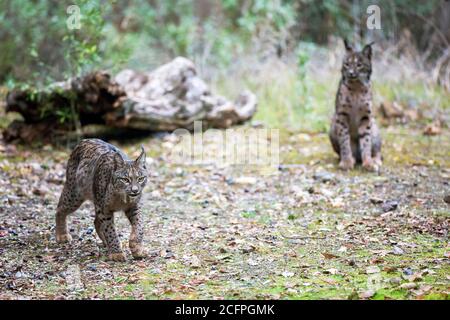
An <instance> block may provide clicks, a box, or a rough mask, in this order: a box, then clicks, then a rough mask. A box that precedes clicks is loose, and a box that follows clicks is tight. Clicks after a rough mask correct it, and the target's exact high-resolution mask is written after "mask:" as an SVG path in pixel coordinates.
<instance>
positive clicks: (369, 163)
mask: <svg viewBox="0 0 450 320" xmlns="http://www.w3.org/2000/svg"><path fill="white" fill-rule="evenodd" d="M358 135H359V145H360V146H361V159H362V166H363V168H364V169H366V170H368V171H377V170H378V166H377V164H376V163H375V162H374V161H373V159H372V133H371V126H370V120H369V117H363V118H362V119H361V124H360V126H359V128H358Z"/></svg>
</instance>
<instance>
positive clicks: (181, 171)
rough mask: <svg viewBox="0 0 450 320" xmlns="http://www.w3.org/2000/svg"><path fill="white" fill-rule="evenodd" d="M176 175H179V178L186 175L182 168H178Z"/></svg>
mask: <svg viewBox="0 0 450 320" xmlns="http://www.w3.org/2000/svg"><path fill="white" fill-rule="evenodd" d="M175 175H177V176H179V177H181V176H183V175H184V171H183V169H181V168H180V167H178V168H176V169H175Z"/></svg>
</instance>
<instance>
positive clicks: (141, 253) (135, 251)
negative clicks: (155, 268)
mask: <svg viewBox="0 0 450 320" xmlns="http://www.w3.org/2000/svg"><path fill="white" fill-rule="evenodd" d="M130 250H131V254H132V255H133V258H135V259H143V258H145V257H146V256H147V252H146V251H145V250H144V248H142V246H141V245H138V244H135V243H130Z"/></svg>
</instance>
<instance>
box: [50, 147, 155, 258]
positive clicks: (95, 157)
mask: <svg viewBox="0 0 450 320" xmlns="http://www.w3.org/2000/svg"><path fill="white" fill-rule="evenodd" d="M146 183H147V169H146V167H145V152H144V149H143V148H142V152H141V154H140V156H139V157H138V158H137V159H136V160H129V159H128V157H127V156H126V155H125V154H124V153H123V152H122V151H120V150H119V149H118V148H116V147H115V146H113V145H111V144H109V143H106V142H104V141H102V140H99V139H86V140H82V141H81V142H80V143H79V144H78V145H77V146H76V147H75V149H74V150H73V151H72V153H71V155H70V159H69V162H68V163H67V172H66V183H65V185H64V188H63V191H62V193H61V196H60V198H59V203H58V207H57V211H56V240H57V241H58V242H67V241H70V240H71V236H70V234H69V232H68V231H67V221H66V220H67V216H68V215H69V214H71V213H73V212H74V211H75V210H77V209H78V208H79V207H80V205H81V204H82V203H83V202H84V201H86V200H91V201H92V202H93V203H94V206H95V221H94V225H95V229H96V231H97V234H98V236H99V237H100V239H101V240H102V242H103V243H104V244H105V245H106V247H107V248H108V253H109V259H110V260H115V261H124V260H125V255H124V253H123V251H122V249H121V246H120V242H119V238H118V236H117V234H116V230H115V227H114V212H116V211H124V212H125V214H126V216H127V218H128V220H129V221H130V223H131V228H132V229H131V236H130V240H129V246H130V250H131V253H132V254H133V257H134V258H142V257H143V256H144V255H145V253H144V250H143V248H142V239H143V235H144V229H143V221H142V214H141V209H140V199H141V194H142V190H143V189H144V187H145V185H146Z"/></svg>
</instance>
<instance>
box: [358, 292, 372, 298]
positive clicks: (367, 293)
mask: <svg viewBox="0 0 450 320" xmlns="http://www.w3.org/2000/svg"><path fill="white" fill-rule="evenodd" d="M374 295H375V291H374V290H367V291H364V292H362V293H360V294H359V297H360V298H361V299H369V298H372V297H373V296H374Z"/></svg>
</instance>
